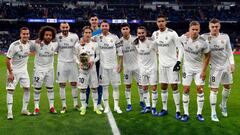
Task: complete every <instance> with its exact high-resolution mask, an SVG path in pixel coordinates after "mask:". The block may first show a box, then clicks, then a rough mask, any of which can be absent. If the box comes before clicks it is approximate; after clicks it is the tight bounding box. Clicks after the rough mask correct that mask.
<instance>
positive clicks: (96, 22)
mask: <svg viewBox="0 0 240 135" xmlns="http://www.w3.org/2000/svg"><path fill="white" fill-rule="evenodd" d="M89 23H90V26H91V29H92V30H93V32H92V37H94V36H97V35H100V34H101V33H102V30H101V29H100V27H99V26H98V25H99V19H98V17H97V15H96V14H92V15H91V16H90V17H89ZM95 65H96V70H97V76H98V77H99V68H100V61H97V62H96V63H95ZM97 91H98V108H99V109H100V110H101V111H102V110H103V107H102V105H101V101H102V86H101V85H99V86H98V88H97ZM86 94H87V98H86V104H87V105H88V99H89V95H90V88H89V87H88V88H87V92H86Z"/></svg>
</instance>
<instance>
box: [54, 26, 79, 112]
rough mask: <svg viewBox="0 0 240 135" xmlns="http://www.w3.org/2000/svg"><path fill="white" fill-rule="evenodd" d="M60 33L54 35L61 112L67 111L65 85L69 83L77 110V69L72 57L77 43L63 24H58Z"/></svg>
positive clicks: (75, 38)
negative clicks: (56, 45) (56, 50)
mask: <svg viewBox="0 0 240 135" xmlns="http://www.w3.org/2000/svg"><path fill="white" fill-rule="evenodd" d="M60 30H61V33H59V34H57V35H56V40H57V42H58V64H57V82H58V83H59V85H60V98H61V100H62V110H61V112H60V113H65V112H66V111H67V105H66V91H65V87H66V83H67V81H69V82H70V84H71V86H72V97H73V106H74V108H75V109H76V110H79V105H78V90H77V78H78V68H77V64H76V61H75V56H74V49H75V48H74V46H75V44H76V43H77V42H78V41H79V38H78V36H77V34H75V33H71V32H69V30H70V26H69V24H68V23H66V22H63V23H61V24H60Z"/></svg>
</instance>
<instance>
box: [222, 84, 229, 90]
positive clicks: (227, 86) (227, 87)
mask: <svg viewBox="0 0 240 135" xmlns="http://www.w3.org/2000/svg"><path fill="white" fill-rule="evenodd" d="M223 87H224V88H225V89H231V86H230V85H229V84H225V85H223Z"/></svg>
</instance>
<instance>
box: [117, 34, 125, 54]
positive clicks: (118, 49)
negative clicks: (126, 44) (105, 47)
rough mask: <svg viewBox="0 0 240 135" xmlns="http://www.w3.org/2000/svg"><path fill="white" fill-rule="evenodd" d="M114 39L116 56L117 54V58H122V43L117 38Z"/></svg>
mask: <svg viewBox="0 0 240 135" xmlns="http://www.w3.org/2000/svg"><path fill="white" fill-rule="evenodd" d="M115 38H116V42H115V45H116V49H117V54H118V56H123V52H122V43H121V41H120V39H119V38H118V37H117V36H115Z"/></svg>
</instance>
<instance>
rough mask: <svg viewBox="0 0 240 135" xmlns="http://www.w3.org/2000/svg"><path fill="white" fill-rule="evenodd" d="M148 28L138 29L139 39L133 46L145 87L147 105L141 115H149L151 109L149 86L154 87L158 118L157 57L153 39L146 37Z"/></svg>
mask: <svg viewBox="0 0 240 135" xmlns="http://www.w3.org/2000/svg"><path fill="white" fill-rule="evenodd" d="M146 35H147V31H146V28H145V27H143V26H140V27H138V28H137V36H138V38H137V39H136V40H135V41H134V44H133V46H134V47H135V49H136V51H137V52H138V65H139V69H140V85H142V87H143V90H144V92H143V98H144V101H145V104H146V107H145V108H144V110H142V111H141V113H149V112H150V111H151V107H150V94H149V91H148V85H150V86H151V87H152V115H153V116H157V115H158V113H157V111H156V105H157V99H158V92H157V55H156V48H155V45H154V43H153V41H152V40H151V39H148V38H147V37H146Z"/></svg>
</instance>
